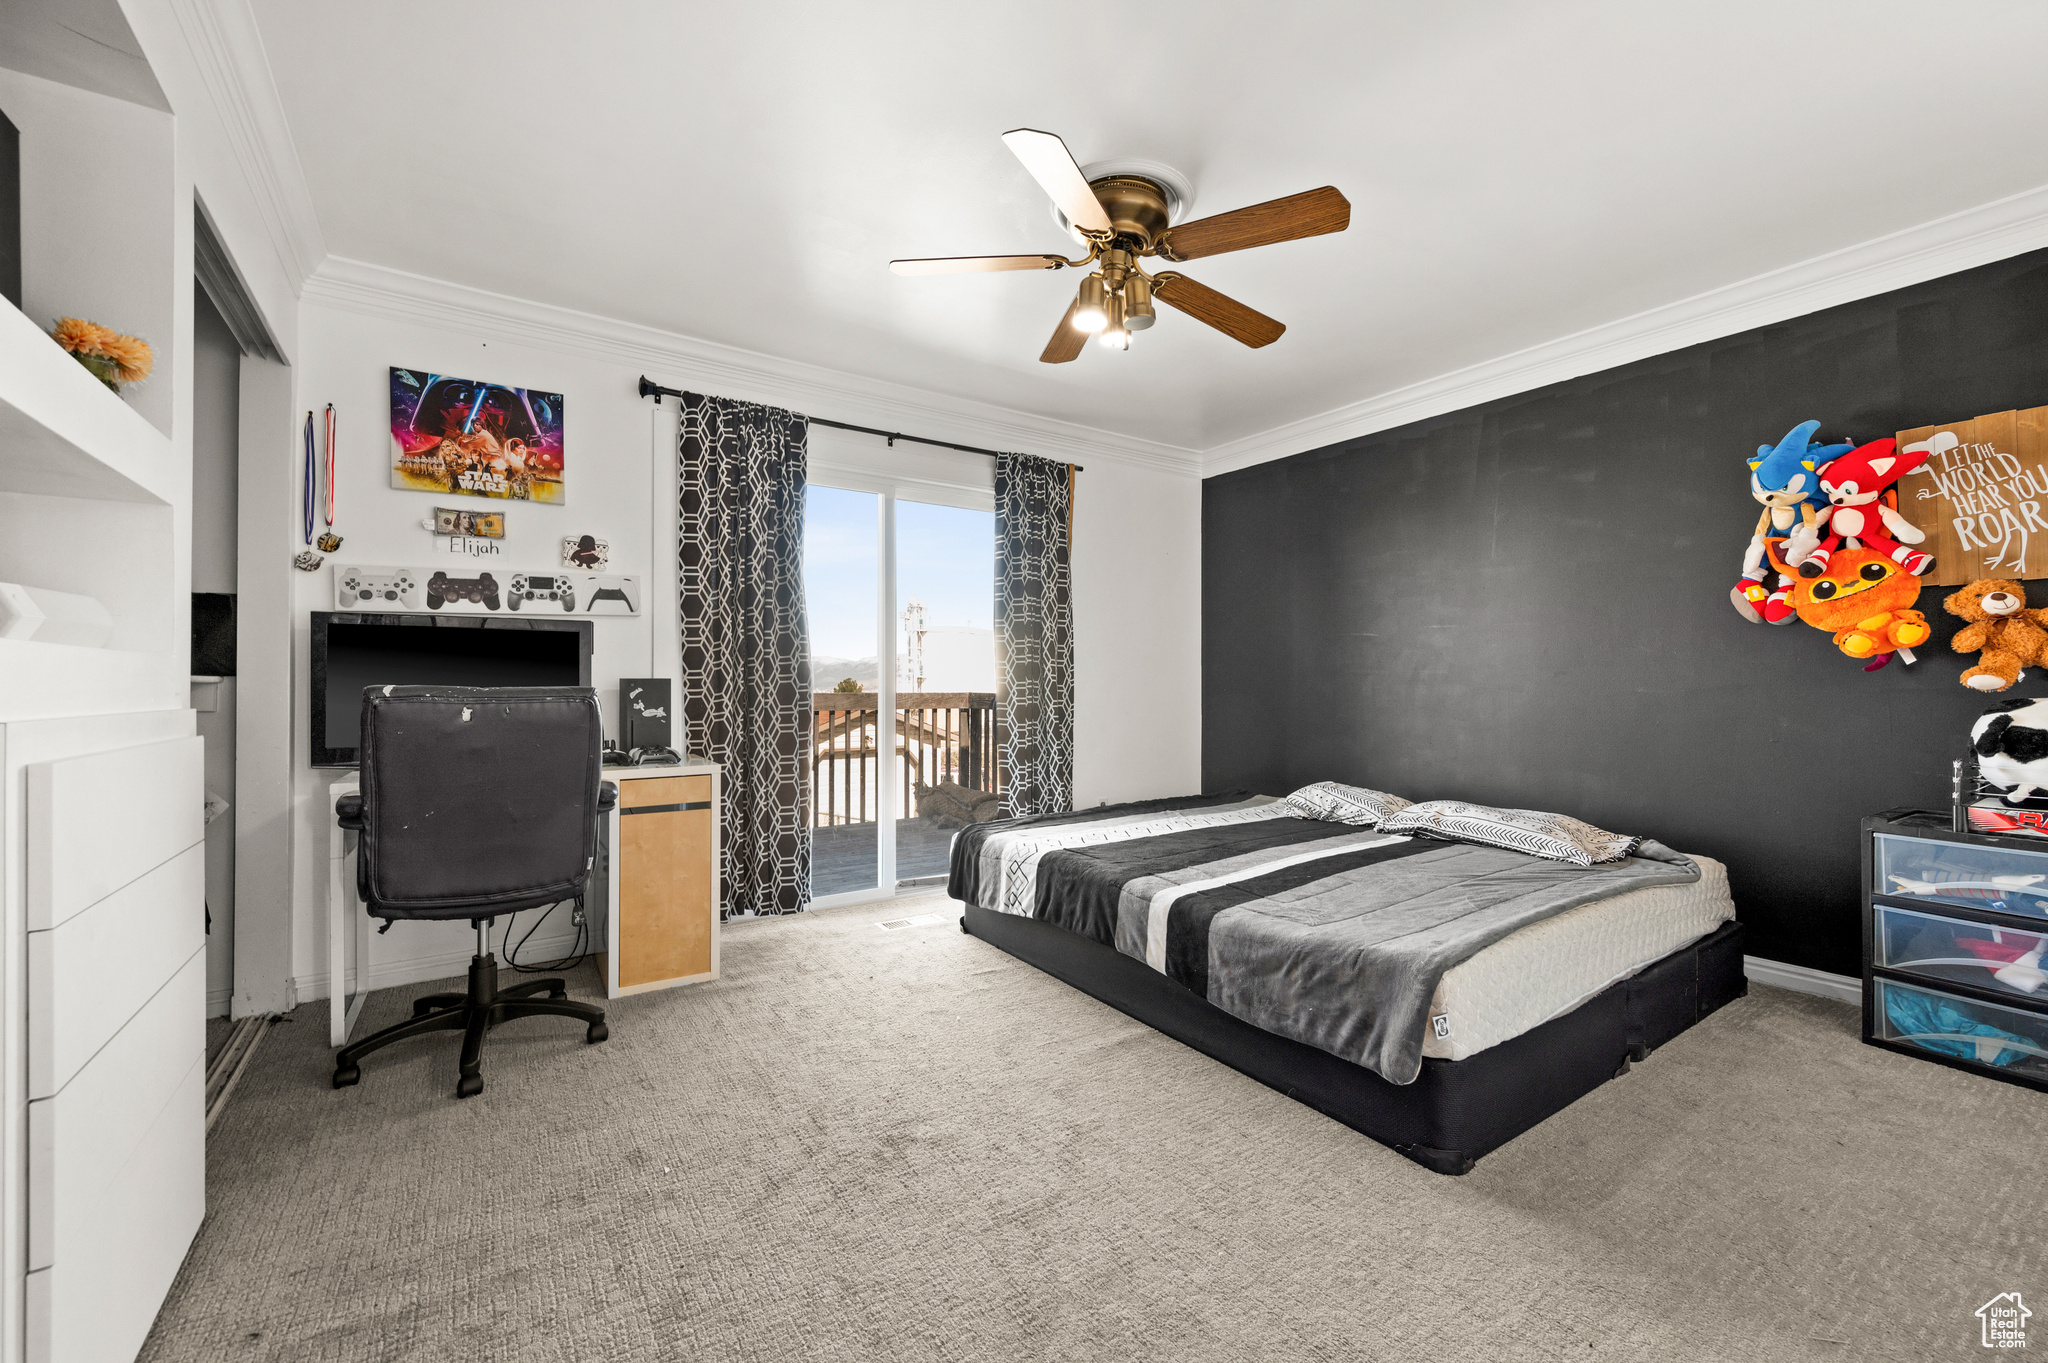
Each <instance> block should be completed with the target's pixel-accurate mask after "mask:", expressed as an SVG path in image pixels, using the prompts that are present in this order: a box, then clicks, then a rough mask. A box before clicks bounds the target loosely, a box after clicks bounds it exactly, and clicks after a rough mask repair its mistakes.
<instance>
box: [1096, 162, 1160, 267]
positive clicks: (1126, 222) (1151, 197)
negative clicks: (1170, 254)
mask: <svg viewBox="0 0 2048 1363" xmlns="http://www.w3.org/2000/svg"><path fill="white" fill-rule="evenodd" d="M1088 187H1089V188H1090V189H1092V190H1094V191H1095V197H1096V198H1097V199H1099V200H1101V201H1102V210H1103V212H1105V213H1107V214H1109V222H1110V226H1111V227H1113V228H1115V229H1116V234H1117V236H1119V237H1127V238H1129V239H1130V240H1131V241H1132V242H1134V243H1136V249H1137V251H1138V253H1139V254H1141V255H1142V254H1146V253H1148V252H1150V251H1151V250H1152V248H1153V247H1154V246H1156V245H1158V244H1159V238H1161V237H1163V236H1165V235H1166V227H1167V222H1166V191H1165V190H1163V189H1161V188H1160V187H1159V186H1158V185H1156V184H1154V183H1152V181H1150V180H1147V179H1145V178H1143V177H1142V176H1137V175H1109V176H1105V177H1104V178H1102V179H1100V180H1091V181H1090V182H1089V184H1088Z"/></svg>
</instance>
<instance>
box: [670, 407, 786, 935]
mask: <svg viewBox="0 0 2048 1363" xmlns="http://www.w3.org/2000/svg"><path fill="white" fill-rule="evenodd" d="M806 435H807V427H806V426H805V424H804V419H803V418H802V417H800V416H798V415H796V414H795V413H794V412H785V411H783V410H782V409H781V408H779V407H761V406H757V405H755V404H754V403H751V402H734V401H731V400H729V399H726V398H714V397H704V396H702V395H700V394H697V393H687V394H685V395H684V396H683V400H682V425H681V437H680V439H679V441H678V443H677V448H676V461H677V478H676V486H677V497H676V512H677V514H676V525H677V536H676V602H677V614H678V616H679V621H678V624H679V627H680V630H681V635H682V657H683V676H682V691H683V700H682V715H683V721H684V725H685V728H684V730H683V733H682V734H681V735H679V737H681V738H683V739H684V740H685V741H688V740H689V739H691V738H694V739H695V740H696V743H695V745H694V746H695V747H696V749H697V750H698V751H701V752H702V753H703V754H704V755H705V756H706V757H708V758H710V759H711V760H712V761H714V762H717V763H719V764H721V765H722V766H723V767H724V768H725V818H724V828H723V832H724V849H723V855H722V858H721V862H720V865H721V870H722V874H723V878H724V888H725V902H724V903H723V904H722V905H720V906H719V911H720V913H721V915H723V916H731V915H733V914H744V913H758V914H768V913H795V912H796V911H797V910H799V909H801V908H803V907H804V906H805V905H806V904H808V903H809V902H810V898H811V784H810V761H809V756H810V738H811V657H810V652H811V651H810V621H809V620H808V619H807V618H806V616H805V610H804V570H803V544H804V485H805V476H804V469H805V460H804V449H805V443H806V439H805V438H806ZM678 746H680V744H679V745H678Z"/></svg>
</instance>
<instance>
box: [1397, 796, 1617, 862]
mask: <svg viewBox="0 0 2048 1363" xmlns="http://www.w3.org/2000/svg"><path fill="white" fill-rule="evenodd" d="M1380 829H1381V831H1382V832H1386V833H1428V834H1431V835H1433V836H1435V837H1439V838H1449V839H1451V840H1452V841H1454V842H1476V843H1479V844H1481V845H1483V846H1486V847H1503V848H1506V849H1507V850H1508V851H1510V852H1526V853H1528V854H1529V855H1530V856H1532V857H1543V858H1545V859H1546V860H1549V861H1563V862H1569V863H1571V864H1572V865H1573V866H1595V865H1598V864H1599V863H1601V862H1603V861H1620V860H1621V859H1622V858H1623V857H1629V856H1633V855H1635V850H1636V848H1637V847H1639V846H1641V845H1642V841H1643V840H1642V839H1641V838H1631V837H1625V836H1623V835H1622V834H1620V833H1609V832H1608V831H1607V830H1606V829H1604V828H1595V827H1593V825H1591V824H1589V823H1585V822H1583V821H1581V820H1578V819H1574V818H1571V817H1569V816H1567V815H1564V814H1547V813H1545V812H1544V811H1542V810H1540V809H1495V808H1493V807H1492V806H1491V805H1468V804H1466V803H1464V802H1463V801H1462V800H1427V801H1424V802H1423V803H1422V804H1419V805H1410V806H1408V807H1407V808H1406V809H1404V810H1402V811H1401V812H1400V813H1398V814H1396V815H1394V817H1393V818H1391V819H1388V820H1387V821H1386V822H1385V823H1383V824H1381V825H1380Z"/></svg>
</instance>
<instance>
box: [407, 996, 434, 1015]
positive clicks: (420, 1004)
mask: <svg viewBox="0 0 2048 1363" xmlns="http://www.w3.org/2000/svg"><path fill="white" fill-rule="evenodd" d="M433 1011H434V1005H433V1004H431V1003H428V1002H427V1001H426V1000H425V999H414V1000H413V1001H412V1015H413V1016H414V1017H416V1018H417V1017H425V1016H426V1015H427V1014H428V1013H431V1012H433Z"/></svg>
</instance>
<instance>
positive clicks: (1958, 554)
mask: <svg viewBox="0 0 2048 1363" xmlns="http://www.w3.org/2000/svg"><path fill="white" fill-rule="evenodd" d="M1951 438H1952V439H1951ZM1923 440H1925V441H1928V442H1929V443H1930V445H1931V446H1932V457H1931V458H1929V459H1928V461H1927V463H1926V465H1925V466H1923V467H1922V468H1921V469H1920V471H1919V472H1917V473H1909V474H1907V475H1906V476H1905V477H1904V478H1902V479H1900V480H1899V484H1898V487H1899V510H1900V512H1901V513H1903V514H1904V515H1905V517H1906V519H1907V520H1909V521H1911V522H1912V523H1913V524H1914V525H1915V526H1917V527H1918V528H1920V529H1921V530H1924V531H1926V532H1927V539H1926V541H1925V542H1924V543H1922V544H1921V545H1920V546H1919V547H1920V548H1922V549H1925V550H1926V551H1927V552H1928V553H1930V554H1933V555H1934V566H1933V567H1932V568H1930V569H1928V570H1927V574H1926V576H1925V577H1923V578H1922V579H1921V581H1922V582H1925V583H1927V584H1928V585H1929V586H1942V587H1953V586H1959V585H1961V584H1962V583H1965V582H1975V581H1976V580H1978V579H1979V578H1985V577H2007V578H2018V579H2021V580H2024V579H2027V578H2033V577H2048V407H2032V408H2029V409H2028V410H2026V411H2024V412H1996V413H1993V414H1992V415H1990V416H1980V417H1978V418H1976V419H1975V420H1973V421H1956V422H1950V423H1949V424H1947V425H1943V426H1922V427H1920V428H1919V429H1918V430H1912V431H1900V432H1899V447H1900V448H1901V449H1904V448H1905V447H1906V446H1908V445H1916V444H1918V443H1920V442H1921V441H1923Z"/></svg>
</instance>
